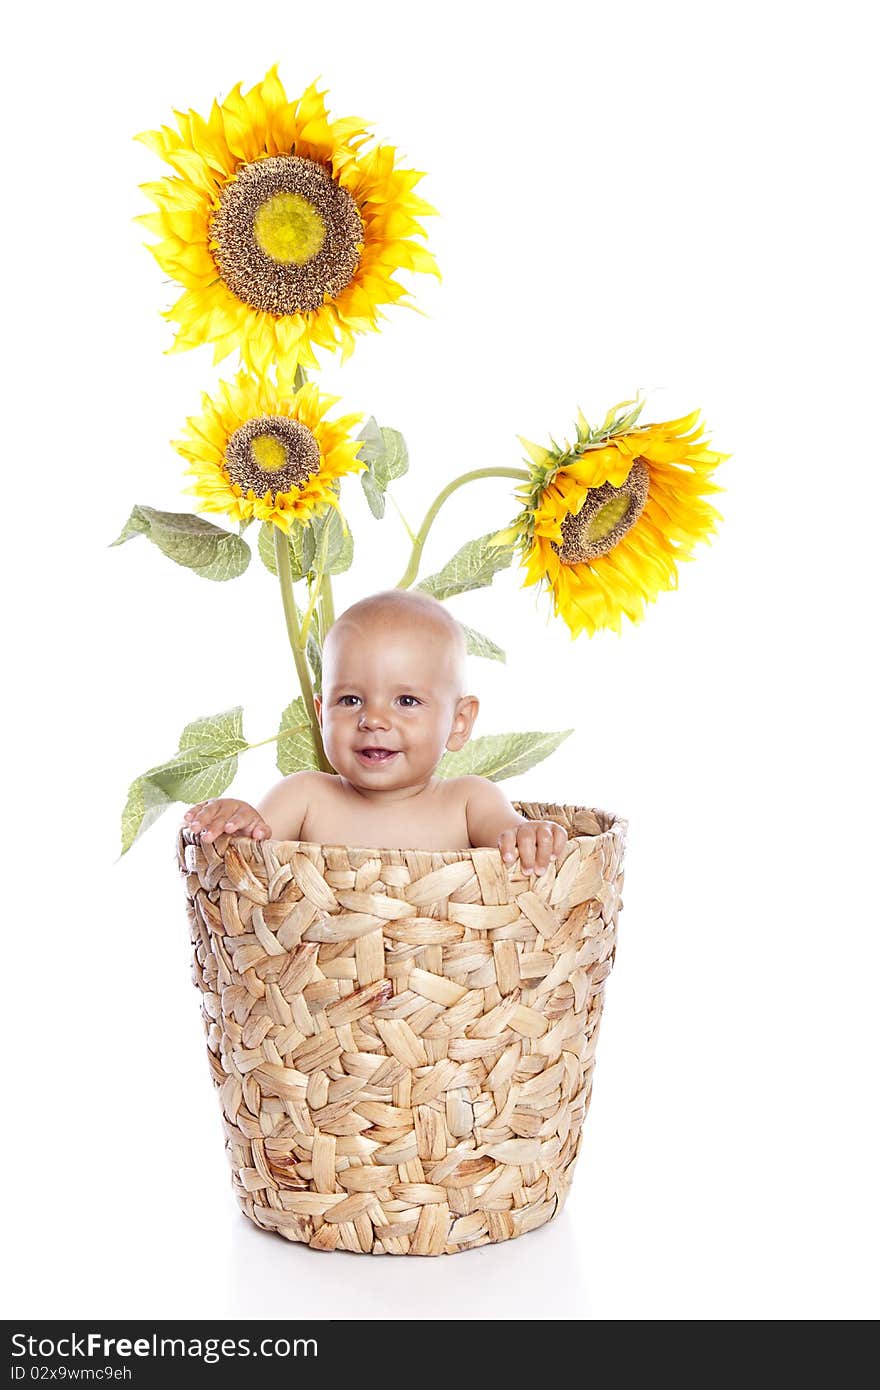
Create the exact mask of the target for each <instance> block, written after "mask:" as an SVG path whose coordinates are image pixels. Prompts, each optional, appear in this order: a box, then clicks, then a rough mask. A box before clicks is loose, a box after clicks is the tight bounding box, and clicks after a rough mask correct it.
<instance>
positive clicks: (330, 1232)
mask: <svg viewBox="0 0 880 1390" xmlns="http://www.w3.org/2000/svg"><path fill="white" fill-rule="evenodd" d="M515 805H516V808H517V810H518V811H519V812H520V813H521V814H522V815H525V816H527V817H529V818H530V819H542V818H546V819H552V820H555V821H558V822H559V823H560V824H561V825H563V826H564V827H565V829H566V830H567V832H568V835H569V840H568V845H567V848H566V850H565V852H564V854H563V856H562V857H561V859H560V860H559V861H558V862H557V863H556V864H555V865H554V864H551V866H550V868H549V870H548V871H547V873H545V874H543V875H535V874H534V873H531V874H526V873H524V871H523V869H522V867H521V865H520V863H519V860H518V859H517V860H515V861H514V862H513V863H512V864H510V865H509V866H507V865H505V864H504V863H503V861H502V860H501V856H500V854H499V853H498V851H497V850H493V849H472V850H456V851H449V852H443V853H431V852H428V851H422V850H390V849H382V850H378V849H367V848H351V847H346V846H338V845H337V846H332V845H314V844H307V843H304V842H299V841H279V840H268V841H256V840H251V839H246V838H242V837H239V836H223V837H219V838H218V839H217V840H216V841H215V842H214V843H213V844H211V843H207V844H205V845H202V844H201V843H200V842H199V840H198V836H197V835H195V834H193V832H192V831H190V830H188V829H182V830H181V831H180V833H179V836H178V855H179V864H180V868H181V871H182V873H183V874H184V875H185V882H186V893H187V911H188V916H189V922H190V929H191V936H192V942H193V947H194V970H193V976H194V982H195V983H196V984H197V985H198V987H199V988H200V990H201V992H202V1015H203V1019H204V1023H205V1029H206V1033H207V1041H208V1061H209V1064H210V1069H211V1075H212V1077H213V1080H214V1082H215V1085H216V1088H217V1092H218V1095H219V1100H220V1104H221V1107H222V1112H223V1123H224V1128H225V1134H226V1150H227V1154H228V1156H229V1161H230V1163H231V1166H232V1174H233V1186H234V1189H235V1193H236V1196H237V1198H238V1201H239V1203H240V1205H241V1208H242V1210H243V1211H244V1213H245V1215H246V1216H248V1217H249V1218H250V1219H251V1220H252V1221H254V1222H255V1223H256V1224H257V1225H258V1226H260V1227H262V1228H264V1229H267V1230H271V1231H276V1232H277V1233H278V1234H279V1235H282V1236H285V1237H286V1238H287V1239H288V1240H293V1241H303V1242H306V1243H307V1244H309V1245H310V1246H312V1247H313V1248H315V1249H318V1250H336V1249H341V1250H351V1251H356V1252H363V1253H372V1254H392V1255H440V1254H453V1253H456V1252H458V1251H461V1250H467V1249H470V1248H472V1247H475V1246H479V1245H485V1244H488V1243H489V1242H493V1241H501V1240H509V1239H510V1238H511V1237H514V1236H518V1235H522V1234H523V1233H524V1232H526V1231H530V1230H532V1229H534V1227H536V1226H540V1225H543V1223H544V1222H545V1221H549V1220H550V1218H551V1217H552V1216H553V1215H554V1214H555V1213H556V1211H557V1210H558V1209H559V1207H560V1206H561V1204H562V1202H563V1201H564V1199H565V1196H566V1193H567V1191H568V1187H569V1184H570V1182H571V1178H572V1172H573V1166H574V1162H575V1159H576V1157H577V1153H578V1147H579V1144H580V1135H581V1127H582V1125H583V1120H584V1115H585V1113H586V1110H587V1107H588V1105H589V1100H590V1093H591V1088H592V1077H593V1063H594V1056H595V1050H596V1042H597V1036H598V1028H599V1019H600V1016H601V1012H602V1000H603V991H604V986H605V979H606V977H607V975H608V974H609V972H610V970H611V966H612V963H613V960H614V947H615V939H616V925H617V916H618V911H619V908H620V905H621V900H620V893H621V887H622V882H623V868H622V865H623V853H624V845H625V838H626V822H625V821H623V820H621V819H619V818H617V817H615V816H613V815H609V814H608V813H605V812H602V811H595V810H587V809H585V808H582V807H576V806H556V805H545V804H538V803H525V802H517V803H515Z"/></svg>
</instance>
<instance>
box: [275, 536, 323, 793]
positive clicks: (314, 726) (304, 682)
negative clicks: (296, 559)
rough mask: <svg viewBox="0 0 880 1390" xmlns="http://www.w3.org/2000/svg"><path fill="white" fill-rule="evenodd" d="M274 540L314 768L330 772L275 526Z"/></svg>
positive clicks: (282, 542)
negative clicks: (310, 736) (316, 765)
mask: <svg viewBox="0 0 880 1390" xmlns="http://www.w3.org/2000/svg"><path fill="white" fill-rule="evenodd" d="M274 539H275V566H276V568H277V570H278V579H279V582H280V584H281V602H282V604H283V606H284V621H285V623H286V624H287V636H288V639H289V641H290V649H291V651H292V652H293V660H294V665H295V666H296V674H297V675H298V676H299V684H300V689H301V690H302V697H303V704H304V705H305V711H306V716H307V718H308V721H309V727H310V729H311V731H312V744H313V746H314V749H315V756H316V758H317V760H318V767H319V768H320V769H321V771H322V772H332V771H333V769H332V767H331V766H330V764H329V763H328V761H327V757H326V754H325V753H324V744H323V742H322V739H321V727H320V725H319V723H318V716H317V714H316V713H315V705H314V698H313V692H312V679H311V676H310V675H309V663H308V661H307V660H306V654H305V651H304V649H303V648H302V647H301V646H300V645H299V613H298V611H297V607H296V599H295V598H294V596H293V575H292V573H291V569H290V543H289V541H288V539H287V537H286V535H285V534H284V532H283V531H282V530H281V529H280V528H279V527H277V526H276V527H275V538H274ZM307 635H308V634H307Z"/></svg>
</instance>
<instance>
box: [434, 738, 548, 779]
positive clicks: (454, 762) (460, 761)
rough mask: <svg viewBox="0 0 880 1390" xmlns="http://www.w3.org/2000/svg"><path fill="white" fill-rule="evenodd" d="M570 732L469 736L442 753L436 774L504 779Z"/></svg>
mask: <svg viewBox="0 0 880 1390" xmlns="http://www.w3.org/2000/svg"><path fill="white" fill-rule="evenodd" d="M573 732H574V730H573V729H563V730H562V732H561V733H554V734H539V733H528V734H487V735H486V736H485V737H484V738H472V739H471V741H470V742H469V743H466V744H465V745H464V748H460V749H459V750H458V752H457V753H444V755H443V757H442V758H441V760H440V764H439V766H438V768H437V776H438V777H467V776H470V775H475V776H477V777H488V779H489V781H490V782H503V781H504V779H505V778H506V777H516V776H517V775H518V773H520V772H526V771H528V769H529V768H530V767H534V766H535V765H536V763H540V762H543V761H544V759H545V758H549V756H550V754H551V753H554V752H555V751H556V749H557V748H558V747H559V745H560V743H563V742H564V741H565V739H567V738H568V736H569V734H571V733H573Z"/></svg>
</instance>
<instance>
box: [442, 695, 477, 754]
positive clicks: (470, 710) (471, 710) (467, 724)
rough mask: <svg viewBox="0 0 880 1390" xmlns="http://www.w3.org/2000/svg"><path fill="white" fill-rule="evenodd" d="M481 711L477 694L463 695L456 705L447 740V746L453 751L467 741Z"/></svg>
mask: <svg viewBox="0 0 880 1390" xmlns="http://www.w3.org/2000/svg"><path fill="white" fill-rule="evenodd" d="M479 712H480V702H479V700H478V699H477V697H476V695H462V697H461V699H460V700H459V701H458V704H457V705H456V707H455V716H454V718H453V720H452V728H451V730H450V733H449V738H448V739H447V740H446V747H447V748H448V749H449V751H450V752H451V753H455V752H457V751H458V749H459V748H463V747H464V745H465V744H466V743H467V741H468V739H469V738H470V736H471V730H472V729H473V727H474V722H475V721H476V718H477V715H478V714H479Z"/></svg>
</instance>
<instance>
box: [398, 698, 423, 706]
mask: <svg viewBox="0 0 880 1390" xmlns="http://www.w3.org/2000/svg"><path fill="white" fill-rule="evenodd" d="M404 700H412V704H411V705H404V706H403V708H404V709H415V707H416V705H420V704H421V703H422V702H421V700H420V699H418V697H417V696H415V695H401V696H400V701H401V704H403V701H404Z"/></svg>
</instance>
